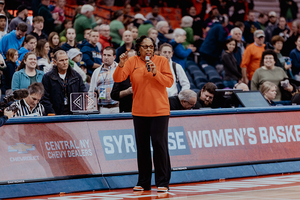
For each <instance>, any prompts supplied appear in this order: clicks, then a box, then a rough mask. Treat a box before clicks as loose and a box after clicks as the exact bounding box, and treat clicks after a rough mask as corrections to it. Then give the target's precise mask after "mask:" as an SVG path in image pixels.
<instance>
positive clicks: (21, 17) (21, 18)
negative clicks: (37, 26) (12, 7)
mask: <svg viewBox="0 0 300 200" xmlns="http://www.w3.org/2000/svg"><path fill="white" fill-rule="evenodd" d="M17 10H18V11H17V17H16V18H14V19H13V20H11V22H10V23H9V26H8V32H11V31H13V30H16V28H17V26H18V24H19V23H21V22H25V23H26V24H27V34H29V33H30V32H31V31H32V27H31V23H30V20H29V19H28V18H27V17H28V8H27V7H26V6H24V5H20V6H18V8H17ZM5 24H6V17H5Z"/></svg>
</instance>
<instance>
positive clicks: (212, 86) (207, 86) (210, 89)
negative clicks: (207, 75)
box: [202, 82, 218, 95]
mask: <svg viewBox="0 0 300 200" xmlns="http://www.w3.org/2000/svg"><path fill="white" fill-rule="evenodd" d="M216 89H218V87H217V86H216V85H215V84H214V83H212V82H208V83H206V84H205V85H204V86H203V87H202V91H203V92H205V91H207V92H209V93H210V94H213V95H214V94H215V91H216Z"/></svg>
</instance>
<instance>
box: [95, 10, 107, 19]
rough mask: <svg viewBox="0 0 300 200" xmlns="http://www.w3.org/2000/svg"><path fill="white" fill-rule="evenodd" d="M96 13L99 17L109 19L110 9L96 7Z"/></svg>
mask: <svg viewBox="0 0 300 200" xmlns="http://www.w3.org/2000/svg"><path fill="white" fill-rule="evenodd" d="M95 14H96V15H98V16H99V17H102V18H105V19H110V11H109V10H104V9H102V8H98V9H97V10H96V12H95Z"/></svg>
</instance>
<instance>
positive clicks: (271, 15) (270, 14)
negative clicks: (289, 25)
mask: <svg viewBox="0 0 300 200" xmlns="http://www.w3.org/2000/svg"><path fill="white" fill-rule="evenodd" d="M276 16H277V15H276V12H274V11H271V12H269V17H276Z"/></svg>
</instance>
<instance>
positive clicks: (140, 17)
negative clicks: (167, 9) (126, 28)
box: [132, 13, 147, 28]
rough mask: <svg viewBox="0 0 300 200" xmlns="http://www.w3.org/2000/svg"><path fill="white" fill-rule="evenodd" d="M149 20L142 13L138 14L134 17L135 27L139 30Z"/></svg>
mask: <svg viewBox="0 0 300 200" xmlns="http://www.w3.org/2000/svg"><path fill="white" fill-rule="evenodd" d="M145 21H147V19H146V18H145V17H144V15H142V14H141V13H137V14H135V15H134V20H133V21H132V22H133V26H135V27H137V28H139V27H140V25H141V24H143V23H144V22H145Z"/></svg>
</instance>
